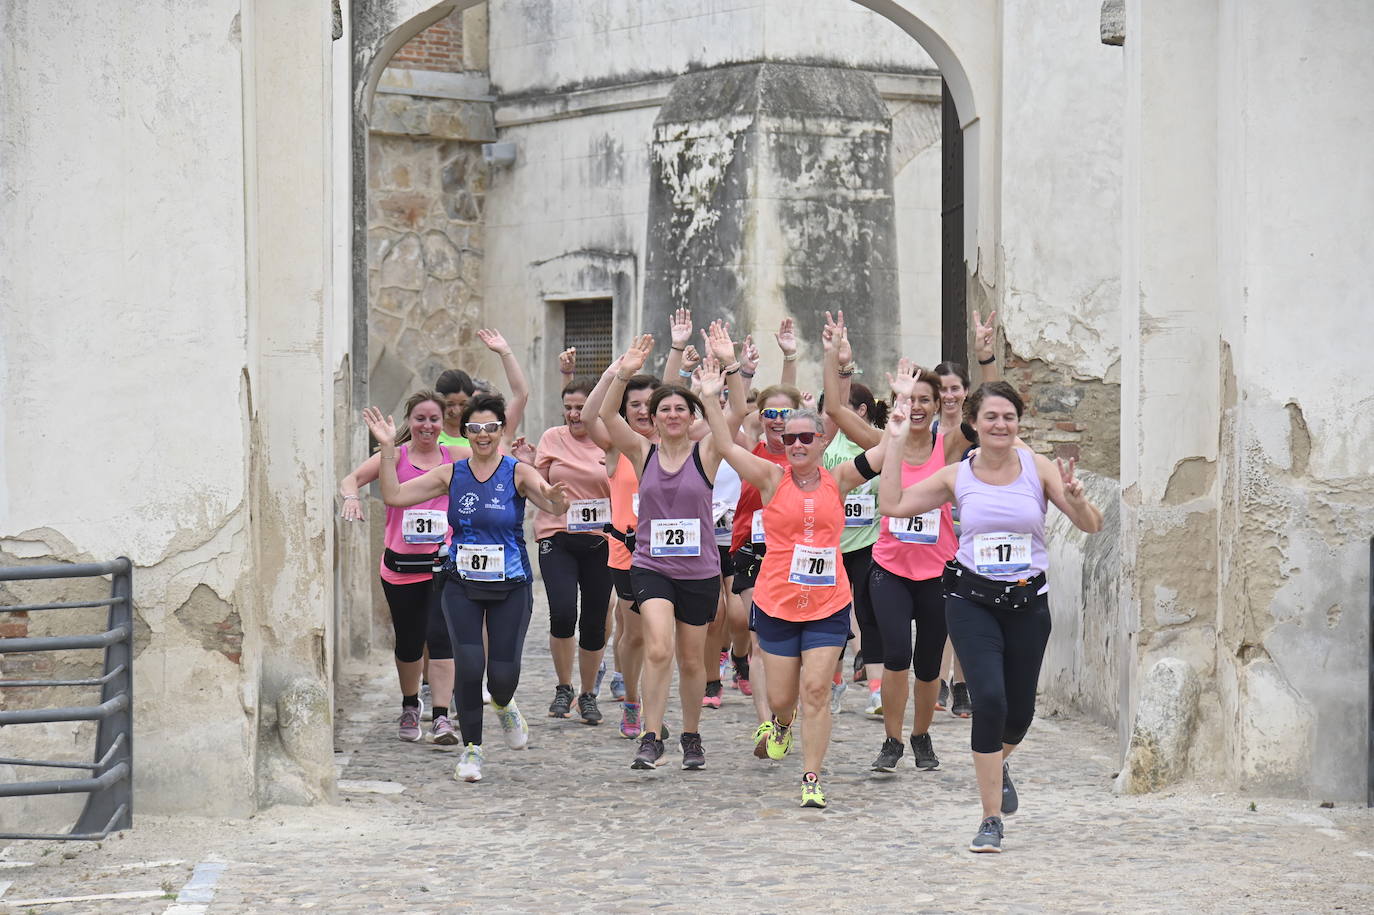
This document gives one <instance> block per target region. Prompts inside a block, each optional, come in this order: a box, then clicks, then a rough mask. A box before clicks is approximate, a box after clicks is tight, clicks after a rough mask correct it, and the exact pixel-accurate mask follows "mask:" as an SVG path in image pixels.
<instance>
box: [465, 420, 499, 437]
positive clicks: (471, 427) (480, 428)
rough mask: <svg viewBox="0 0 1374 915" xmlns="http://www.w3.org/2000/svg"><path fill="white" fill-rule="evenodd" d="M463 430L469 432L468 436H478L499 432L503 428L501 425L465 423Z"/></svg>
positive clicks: (493, 423) (494, 423)
mask: <svg viewBox="0 0 1374 915" xmlns="http://www.w3.org/2000/svg"><path fill="white" fill-rule="evenodd" d="M463 428H464V429H467V430H468V435H476V434H477V433H479V432H486V433H488V434H490V433H492V432H496V431H497V430H499V429H500V428H501V423H498V422H490V423H464V424H463Z"/></svg>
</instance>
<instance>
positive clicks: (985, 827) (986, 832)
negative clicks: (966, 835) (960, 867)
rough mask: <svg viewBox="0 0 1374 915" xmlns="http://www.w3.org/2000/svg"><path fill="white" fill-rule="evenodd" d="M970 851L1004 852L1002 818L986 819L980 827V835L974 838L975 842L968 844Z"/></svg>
mask: <svg viewBox="0 0 1374 915" xmlns="http://www.w3.org/2000/svg"><path fill="white" fill-rule="evenodd" d="M968 850H969V851H977V852H998V853H1000V852H1001V851H1002V818H1001V817H984V818H983V822H982V823H981V824H979V826H978V835H976V836H974V837H973V841H972V842H970V843H969V844H968Z"/></svg>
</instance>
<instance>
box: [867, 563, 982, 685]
mask: <svg viewBox="0 0 1374 915" xmlns="http://www.w3.org/2000/svg"><path fill="white" fill-rule="evenodd" d="M868 589H869V593H868V597H869V600H871V601H872V602H873V614H874V616H876V617H877V618H878V628H879V629H880V630H881V631H882V645H883V667H884V668H886V669H887V670H906V669H907V668H909V667H912V666H913V665H912V663H911V661H912V658H913V657H914V658H915V659H916V663H915V665H914V666H915V669H916V679H917V680H924V681H925V682H927V683H929V682H931V681H932V680H938V679H940V656H941V655H943V654H944V652H945V636H946V635H948V631H947V630H946V628H945V592H944V589H943V587H941V585H940V579H938V578H927V579H926V580H925V581H912V580H911V579H910V578H906V577H904V576H901V575H897V574H896V573H893V572H889V571H888V570H887V569H884V568H883V567H882V566H880V565H878V564H877V563H876V562H875V563H873V570H872V571H871V572H870V573H869V575H868ZM913 622H915V623H916V636H915V641H914V642H913V641H912V634H911V624H912V623H913ZM959 657H960V659H962V658H963V655H960V656H959Z"/></svg>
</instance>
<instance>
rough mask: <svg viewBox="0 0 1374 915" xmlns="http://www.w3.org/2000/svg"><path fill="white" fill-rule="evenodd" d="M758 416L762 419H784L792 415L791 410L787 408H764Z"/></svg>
mask: <svg viewBox="0 0 1374 915" xmlns="http://www.w3.org/2000/svg"><path fill="white" fill-rule="evenodd" d="M759 415H760V416H762V417H763V418H764V419H786V418H787V417H789V416H791V415H792V410H791V409H790V408H788V407H764V408H763V409H762V410H760V411H759Z"/></svg>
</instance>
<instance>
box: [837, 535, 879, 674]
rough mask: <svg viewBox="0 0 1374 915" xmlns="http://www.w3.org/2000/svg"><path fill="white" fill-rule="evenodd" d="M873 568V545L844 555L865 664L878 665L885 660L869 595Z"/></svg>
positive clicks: (845, 570)
mask: <svg viewBox="0 0 1374 915" xmlns="http://www.w3.org/2000/svg"><path fill="white" fill-rule="evenodd" d="M872 567H873V544H871V543H870V544H869V545H868V546H865V547H860V548H859V549H857V550H850V551H849V552H848V553H845V554H844V572H845V574H846V575H848V576H849V590H850V593H851V594H852V595H853V597H854V618H855V619H857V620H858V621H859V635H860V637H861V639H860V641H861V647H860V649H859V653H860V654H861V655H866V656H867V657H866V658H864V661H863V663H865V664H867V663H870V662H869V659H872V663H874V664H877V663H879V662H880V661H882V659H883V635H882V630H881V629H879V628H878V618H877V617H876V616H874V615H873V601H872V599H871V598H870V596H869V593H868V574H869V571H870V570H871V569H872Z"/></svg>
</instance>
